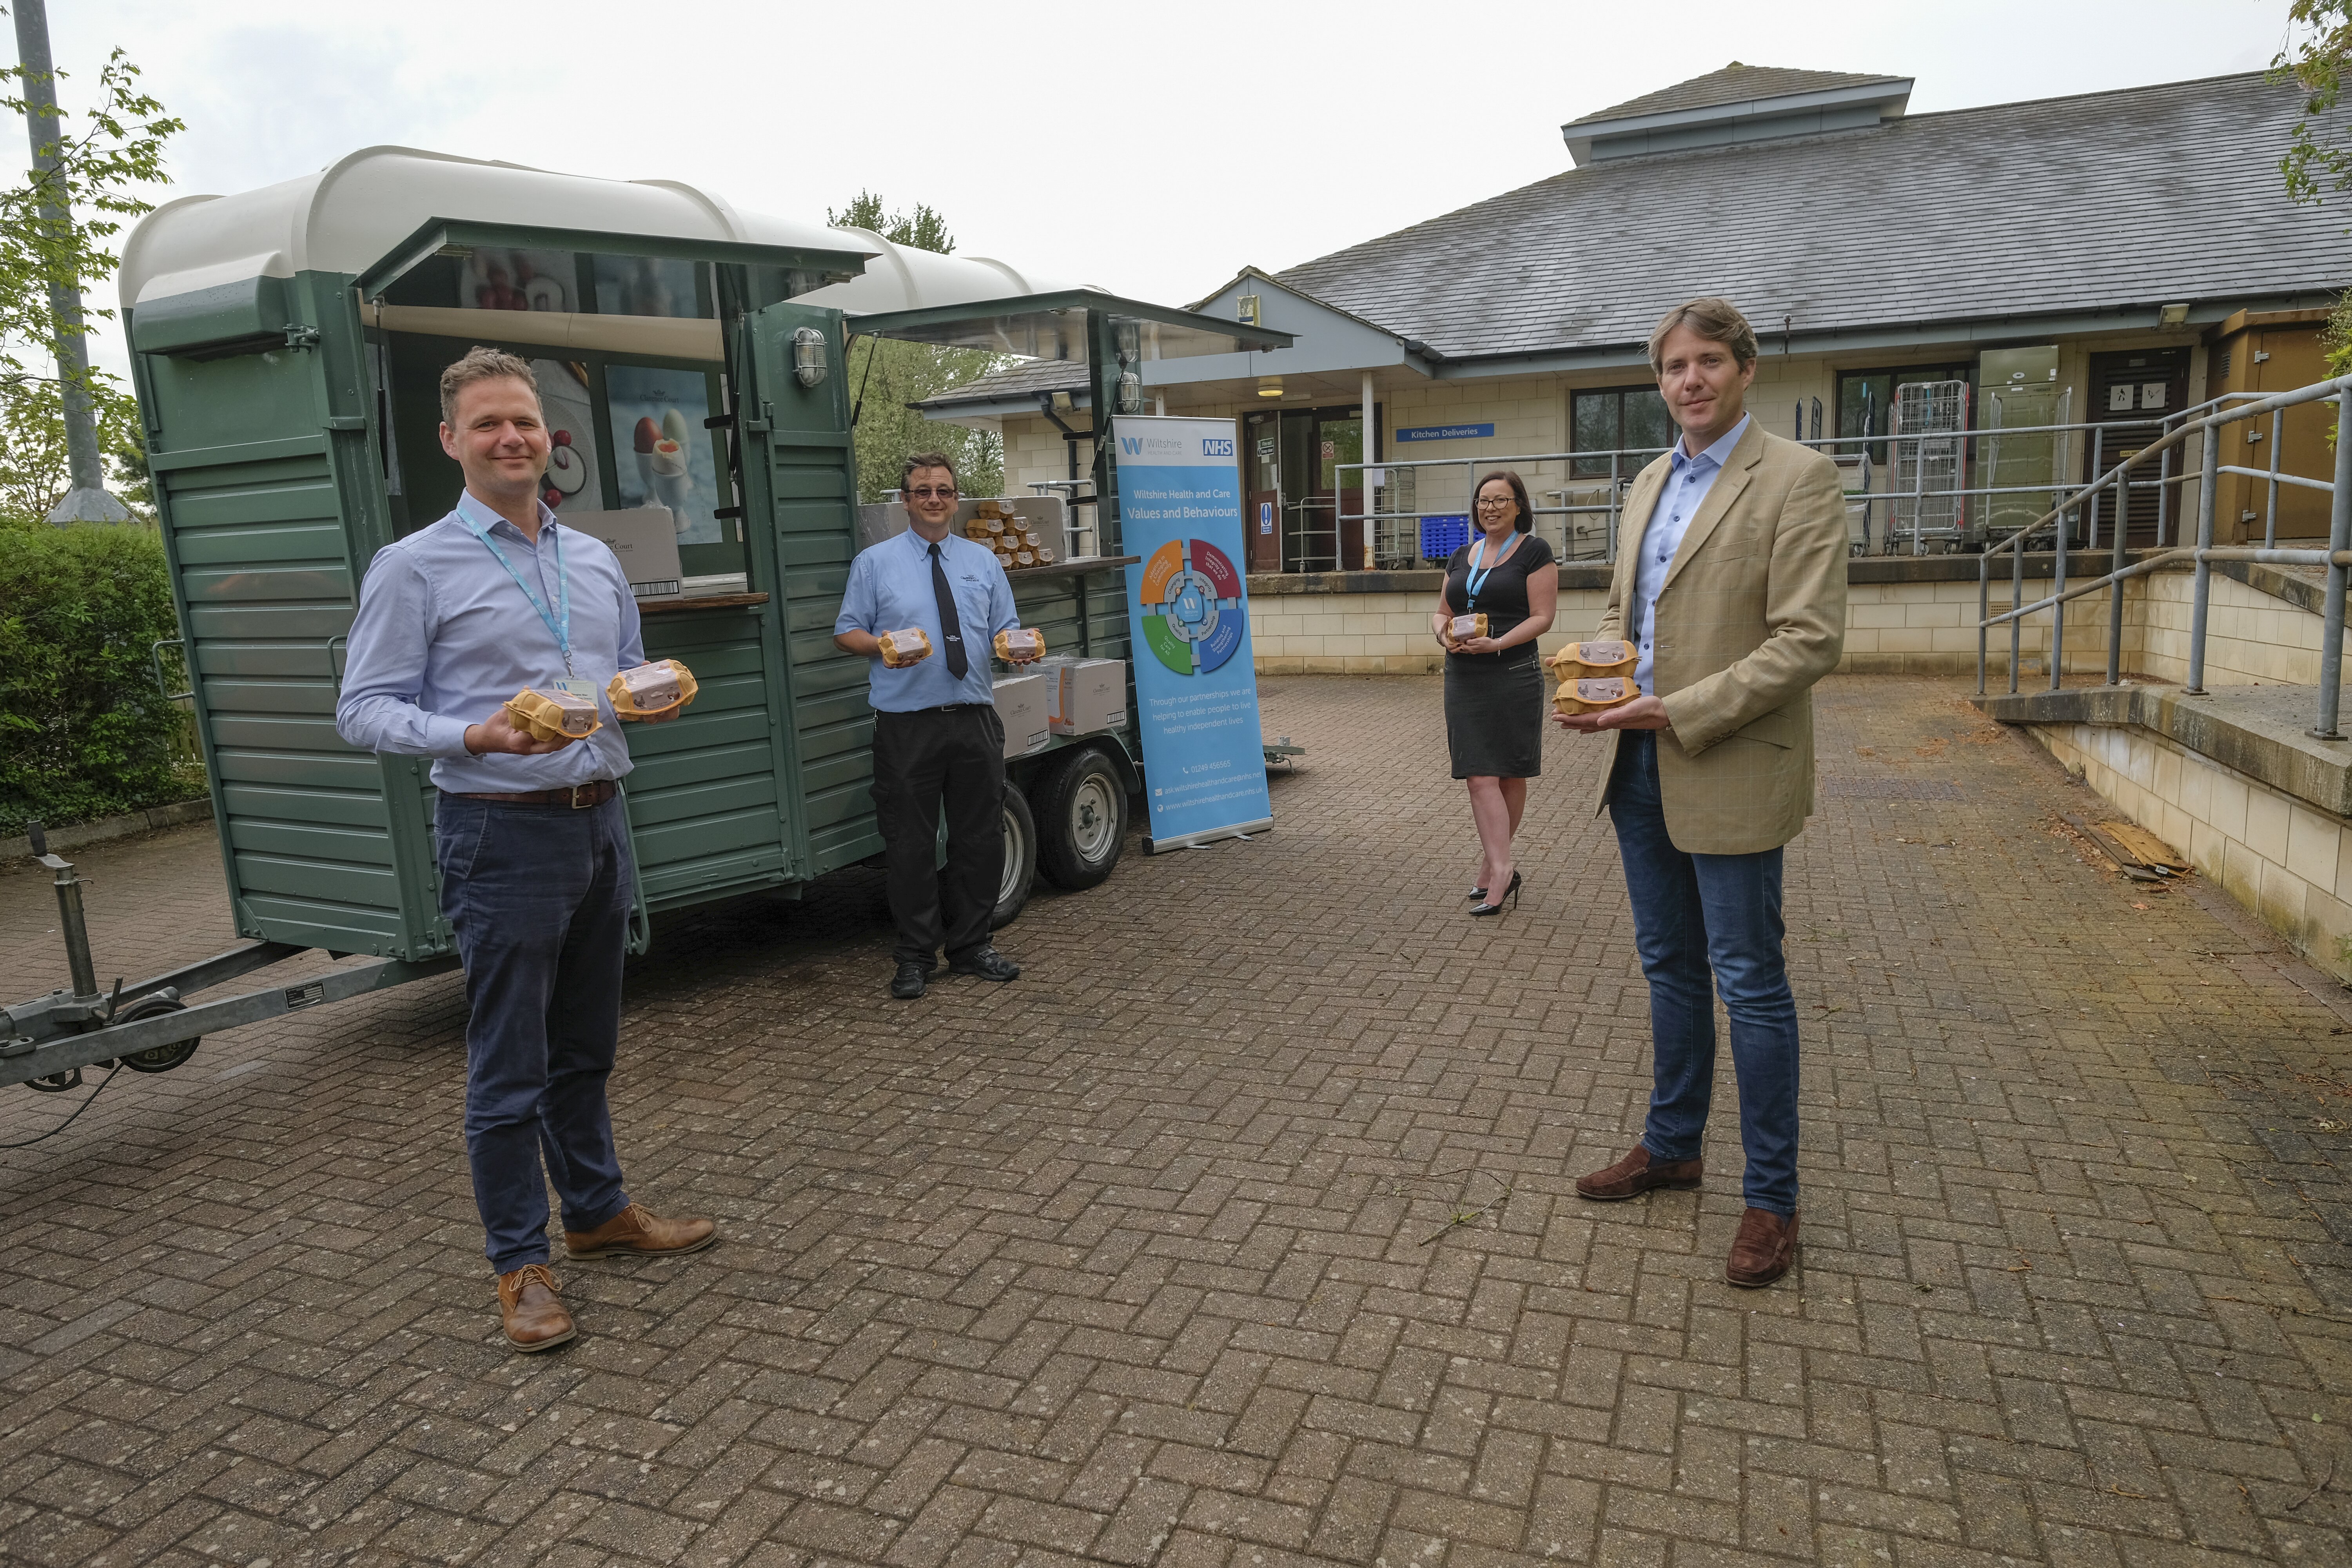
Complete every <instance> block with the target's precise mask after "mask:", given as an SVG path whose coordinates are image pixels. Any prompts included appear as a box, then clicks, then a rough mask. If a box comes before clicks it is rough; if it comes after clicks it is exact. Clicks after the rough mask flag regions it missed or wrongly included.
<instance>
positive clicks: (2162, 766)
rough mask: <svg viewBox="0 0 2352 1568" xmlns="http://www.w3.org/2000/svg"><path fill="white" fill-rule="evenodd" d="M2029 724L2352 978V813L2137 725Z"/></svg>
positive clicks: (2322, 962) (2098, 786) (2313, 954)
mask: <svg viewBox="0 0 2352 1568" xmlns="http://www.w3.org/2000/svg"><path fill="white" fill-rule="evenodd" d="M2248 591H2249V592H2252V590H2248ZM2028 730H2029V731H2030V732H2031V733H2032V735H2033V737H2034V739H2035V740H2037V741H2039V742H2041V743H2042V746H2044V747H2045V748H2046V749H2047V750H2048V751H2049V752H2050V754H2051V755H2052V756H2053V757H2055V758H2057V759H2058V760H2059V761H2060V762H2061V763H2064V764H2065V765H2066V766H2067V767H2068V768H2069V769H2070V770H2072V771H2074V772H2076V773H2080V774H2081V775H2082V776H2083V781H2084V783H2085V784H2089V785H2090V786H2091V788H2093V789H2094V790H2095V791H2097V792H2098V793H2099V795H2101V796H2103V797H2104V798H2105V799H2106V800H2107V801H2109V802H2110V803H2112V804H2113V805H2115V806H2116V807H2117V808H2118V809H2119V810H2121V811H2122V812H2123V813H2124V814H2125V815H2126V816H2129V817H2130V818H2131V819H2132V820H2133V821H2134V822H2137V823H2138V824H2139V825H2140V826H2143V827H2145V828H2147V830H2148V831H2149V832H2151V833H2153V834H2155V835H2156V836H2157V837H2159V838H2161V839H2163V840H2164V841H2165V842H2166V843H2167V844H2169V845H2170V846H2172V847H2173V848H2175V849H2178V850H2179V851H2181V852H2182V853H2183V854H2185V855H2186V856H2187V857H2188V858H2189V862H2190V864H2192V865H2193V866H2195V867H2196V868H2197V870H2198V872H2199V874H2200V875H2201V876H2203V877H2206V878H2207V879H2210V880H2211V881H2213V882H2215V883H2217V884H2219V885H2220V886H2221V888H2222V889H2224V890H2225V891H2227V892H2228V893H2229V895H2230V896H2231V898H2233V899H2235V900H2238V902H2239V903H2241V904H2242V905H2244V906H2245V907H2246V908H2247V909H2248V910H2252V911H2253V912H2254V913H2255V914H2256V915H2258V916H2259V917H2261V919H2262V921H2263V924H2265V925H2267V926H2269V927H2270V928H2271V929H2272V930H2273V931H2277V932H2278V933H2279V934H2280V935H2281V936H2283V937H2284V938H2285V939H2286V940H2287V941H2288V942H2289V943H2291V944H2292V945H2293V946H2294V949H2295V951H2296V952H2300V953H2302V954H2303V955H2304V956H2305V958H2308V959H2309V960H2310V961H2311V962H2312V963H2314V964H2316V965H2317V966H2318V967H2320V968H2322V969H2324V970H2326V971H2327V972H2328V973H2331V974H2333V975H2335V976H2336V977H2337V978H2338V979H2340V980H2345V981H2347V982H2352V832H2347V823H2346V822H2345V821H2344V820H2343V819H2342V818H2340V817H2336V816H2332V815H2330V814H2329V813H2326V812H2324V811H2319V810H2316V809H2315V808H2314V807H2313V806H2311V805H2308V804H2307V803H2305V802H2303V801H2299V800H2296V799H2294V797H2292V796H2290V795H2283V794H2281V793H2280V792H2279V791H2277V790H2274V789H2273V788H2271V787H2270V786H2269V785H2268V784H2263V783H2262V782H2260V781H2259V780H2256V779H2252V778H2249V777H2247V776H2246V775H2245V774H2243V773H2239V772H2238V771H2237V770H2235V769H2234V768H2230V767H2227V766H2224V765H2223V764H2222V763H2217V762H2215V761H2213V760H2212V759H2211V758H2209V757H2205V756H2201V755H2200V754H2199V753H2197V752H2192V751H2189V750H2188V749H2187V748H2186V747H2183V746H2181V745H2179V743H2177V742H2174V741H2173V740H2172V738H2171V737H2170V736H2168V735H2161V734H2158V733H2157V732H2156V731H2152V730H2147V729H2143V728H2140V727H2138V726H2137V725H2132V726H2126V725H2105V724H2035V725H2029V726H2028Z"/></svg>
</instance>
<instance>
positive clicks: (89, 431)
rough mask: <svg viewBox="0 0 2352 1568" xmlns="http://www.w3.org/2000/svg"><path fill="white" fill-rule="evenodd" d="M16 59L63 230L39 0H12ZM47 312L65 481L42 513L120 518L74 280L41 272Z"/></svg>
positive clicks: (37, 151) (45, 218)
mask: <svg viewBox="0 0 2352 1568" xmlns="http://www.w3.org/2000/svg"><path fill="white" fill-rule="evenodd" d="M14 9H15V11H16V60H17V63H18V64H19V65H21V66H22V67H23V68H24V72H25V131H26V136H27V138H28V139H29V140H30V141H31V142H32V144H33V175H34V178H35V179H36V180H37V181H38V182H39V183H40V184H43V185H44V186H45V187H46V188H47V191H48V193H49V194H48V195H45V196H44V197H43V198H42V201H41V204H40V207H39V219H38V221H39V223H40V225H41V226H42V227H43V228H46V229H47V230H48V231H49V232H51V233H52V234H60V235H61V234H65V233H67V232H68V229H69V226H70V225H71V224H72V222H73V211H72V209H71V208H70V207H68V205H67V204H66V202H65V200H64V198H63V195H62V193H61V192H59V191H58V186H57V184H55V181H56V177H57V168H58V136H59V132H58V87H57V68H56V67H55V66H53V65H51V64H50V62H49V17H48V12H47V9H46V8H45V5H44V0H17V3H16V5H15V7H14ZM49 314H50V316H51V317H52V318H53V319H54V321H55V322H56V331H55V333H54V339H53V342H54V346H55V348H56V351H57V356H58V405H59V410H60V412H61V413H62V414H63V415H64V416H65V426H66V471H67V473H68V476H69V477H70V478H71V479H72V488H70V489H68V490H67V491H66V498H65V500H61V501H59V502H58V504H57V506H56V507H55V508H54V509H52V510H51V511H50V512H49V521H51V522H127V521H130V518H131V509H130V508H129V507H126V506H124V505H123V504H122V503H121V501H119V500H115V499H114V498H113V497H112V496H110V495H109V494H107V493H106V478H105V475H104V473H103V472H102V471H101V469H100V467H99V461H98V426H97V422H96V421H95V420H93V419H92V418H91V417H90V413H89V345H88V344H87V343H86V342H84V341H83V333H82V330H81V323H82V318H81V280H80V279H78V278H73V277H62V278H59V277H52V278H51V279H49Z"/></svg>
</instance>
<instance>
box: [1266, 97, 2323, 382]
mask: <svg viewBox="0 0 2352 1568" xmlns="http://www.w3.org/2000/svg"><path fill="white" fill-rule="evenodd" d="M1718 74H1720V73H1718ZM1640 101H1641V100H1635V102H1637V103H1638V102H1640ZM1623 107H1624V106H1622V105H1621V106H1620V108H1621V110H1622V108H1623ZM2301 108H2302V98H2301V95H2300V94H2299V93H2298V92H2297V91H2296V90H2295V89H2294V87H2293V86H2291V85H2281V84H2275V83H2273V82H2271V81H2269V80H2268V79H2266V78H2265V77H2264V76H2263V75H2262V74H2260V73H2253V74H2248V75H2242V76H2229V77H2216V78H2210V79H2205V80H2201V81H2189V82H2174V83H2168V84H2166V85H2163V86H2158V87H2147V88H2135V89H2126V90H2124V91H2118V92H2101V93H2092V94H2084V95H2082V96H2079V97H2074V98H2061V99H2043V100H2033V101H2029V102H2022V103H2009V104H1999V105H1994V106H1991V107H1989V108H1982V109H1969V110H1952V111H1948V112H1945V113H1938V114H1920V115H1913V116H1910V117H1908V118H1906V119H1901V120H1894V121H1887V122H1886V123H1885V124H1883V125H1880V126H1878V127H1876V128H1874V129H1867V130H1855V131H1839V132H1826V133H1819V134H1813V135H1807V136H1798V137H1790V138H1788V139H1785V140H1781V141H1771V142H1750V143H1745V144H1736V145H1731V146H1720V147H1709V148H1705V149H1700V150H1696V151H1685V152H1673V153H1653V154H1649V155H1646V156H1643V157H1634V158H1624V159H1618V160H1613V161H1610V162H1606V163H1596V164H1594V165H1591V166H1590V167H1586V168H1580V169H1570V170H1568V171H1566V172H1565V173H1562V174H1556V175H1554V176H1552V177H1551V178H1549V179H1548V180H1542V181H1538V183H1536V184H1531V185H1527V186H1523V187H1521V188H1520V189H1518V190H1516V191H1510V192H1507V193H1506V194H1504V195H1499V196H1496V197H1494V198H1492V199H1491V200H1488V201H1485V202H1480V203H1478V204H1476V205H1473V206H1468V207H1465V208H1462V209H1461V210H1459V211H1457V212H1452V213H1447V214H1445V215H1444V216H1439V217H1434V218H1431V219H1429V220H1428V221H1426V222H1424V223H1421V224H1416V225H1414V226H1412V227H1410V228H1406V229H1402V230H1400V231H1398V232H1397V233H1394V234H1390V235H1384V236H1382V237H1379V238H1377V239H1372V240H1369V241H1366V242H1364V243H1363V244H1360V245H1356V246H1351V247H1349V248H1347V249H1345V250H1340V251H1337V252H1334V253H1333V254H1331V255H1329V256H1326V257H1322V258H1318V259H1316V260H1314V261H1309V262H1307V263H1305V264H1304V265H1302V266H1299V267H1295V268H1289V269H1287V270H1286V271H1284V272H1282V273H1280V274H1278V277H1279V278H1280V279H1281V280H1282V281H1283V282H1285V283H1288V284H1291V285H1293V286H1295V287H1297V288H1299V289H1304V290H1306V291H1307V292H1308V293H1311V294H1313V295H1315V296H1317V297H1318V298H1319V299H1323V300H1328V301H1329V302H1330V303H1332V304H1334V305H1336V306H1339V308H1341V309H1343V310H1350V311H1353V312H1354V313H1356V314H1357V315H1359V316H1362V317H1365V318H1367V319H1368V320H1370V321H1377V322H1379V323H1380V324H1381V326H1382V327H1385V328H1386V329H1388V330H1389V331H1393V332H1396V333H1399V334H1400V335H1402V336H1406V337H1412V338H1419V339H1421V340H1423V342H1428V343H1429V344H1431V345H1432V346H1433V347H1434V348H1436V349H1437V350H1439V351H1440V352H1441V353H1444V354H1447V355H1449V356H1452V357H1456V358H1475V357H1481V356H1496V355H1511V354H1543V353H1563V352H1573V351H1577V350H1584V349H1596V348H1604V347H1619V346H1622V345H1625V344H1630V343H1638V342H1641V341H1642V340H1643V338H1644V337H1645V336H1646V335H1647V334H1648V332H1649V330H1650V328H1651V326H1652V324H1653V323H1654V322H1655V321H1656V320H1657V318H1658V316H1659V315H1660V314H1661V313H1662V312H1663V311H1664V310H1665V309H1666V308H1667V307H1668V306H1670V305H1672V304H1674V303H1675V302H1676V301H1678V300H1685V299H1688V298H1691V297H1692V296H1694V295H1697V294H1702V293H1721V294H1726V295H1728V296H1729V297H1730V298H1731V299H1733V300H1736V301H1737V302H1738V304H1739V305H1740V307H1741V308H1742V309H1743V310H1746V311H1747V312H1748V315H1749V317H1750V318H1751V319H1752V320H1753V321H1755V322H1756V323H1757V326H1758V328H1759V331H1778V330H1779V329H1780V323H1781V320H1782V318H1783V317H1788V318H1792V319H1793V323H1794V326H1795V328H1796V329H1797V330H1798V331H1828V330H1849V331H1850V330H1855V329H1862V328H1870V327H1890V326H1900V325H1906V324H1925V323H1929V322H1942V321H1958V320H1965V319H1970V318H1974V319H1979V320H1981V319H1984V318H1988V317H2001V316H2026V315H2043V314H2059V313H2066V314H2071V313H2077V312H2089V311H2095V310H2112V309H2116V308H2121V307H2133V306H2137V307H2145V306H2148V305H2154V304H2162V303H2169V302H2172V301H2176V300H2228V299H2235V298H2242V297H2260V296H2265V295H2273V296H2274V295H2278V294H2283V293H2289V292H2298V291H2309V290H2315V289H2322V288H2326V289H2340V288H2342V287H2344V286H2346V285H2347V283H2352V242H2347V237H2346V235H2345V226H2346V219H2345V216H2344V215H2343V213H2342V211H2341V210H2340V209H2339V208H2337V207H2335V206H2329V207H2326V208H2315V207H2311V206H2298V205H2294V204H2292V203H2290V202H2288V201H2287V199H2286V197H2285V196H2284V194H2283V192H2282V189H2281V185H2280V180H2279V176H2278V172H2277V163H2278V159H2279V156H2280V154H2281V153H2283V152H2284V150H2285V147H2286V145H2287V141H2288V134H2289V130H2290V128H2291V127H2292V126H2293V124H2294V121H2295V119H2296V117H2297V115H2298V114H2299V112H2300V110H2301Z"/></svg>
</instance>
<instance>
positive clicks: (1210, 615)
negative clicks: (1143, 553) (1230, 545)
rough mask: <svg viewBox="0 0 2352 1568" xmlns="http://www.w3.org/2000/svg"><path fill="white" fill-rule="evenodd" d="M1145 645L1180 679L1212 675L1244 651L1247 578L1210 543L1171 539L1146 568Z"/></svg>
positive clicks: (1143, 592) (1141, 592)
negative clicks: (1243, 637)
mask: <svg viewBox="0 0 2352 1568" xmlns="http://www.w3.org/2000/svg"><path fill="white" fill-rule="evenodd" d="M1139 596H1140V598H1141V601H1142V605H1143V611H1144V615H1145V617H1146V618H1145V620H1144V623H1143V640H1144V641H1145V642H1146V643H1148V644H1150V647H1151V652H1152V655H1153V657H1154V658H1158V659H1159V660H1160V663H1162V664H1164V665H1166V666H1167V667H1168V668H1171V669H1172V670H1174V671H1175V672H1176V673H1177V674H1179V675H1206V674H1207V673H1208V672H1209V671H1211V670H1213V669H1215V668H1219V667H1220V666H1222V665H1223V664H1224V662H1225V661H1226V660H1227V659H1229V658H1233V657H1234V652H1235V650H1237V649H1238V648H1240V647H1241V646H1242V634H1243V633H1244V631H1246V630H1248V628H1249V618H1248V616H1245V615H1244V613H1243V611H1242V575H1241V574H1240V573H1238V572H1236V571H1234V563H1233V561H1232V558H1231V557H1229V556H1227V555H1226V554H1225V552H1223V551H1222V550H1220V549H1218V548H1217V547H1216V546H1215V545H1213V544H1211V543H1210V542H1208V541H1207V540H1205V539H1171V540H1170V541H1169V542H1167V543H1165V544H1163V545H1161V546H1160V548H1159V549H1157V550H1155V551H1153V552H1151V559H1150V561H1148V562H1146V563H1144V567H1143V585H1142V587H1141V589H1140V590H1139Z"/></svg>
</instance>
